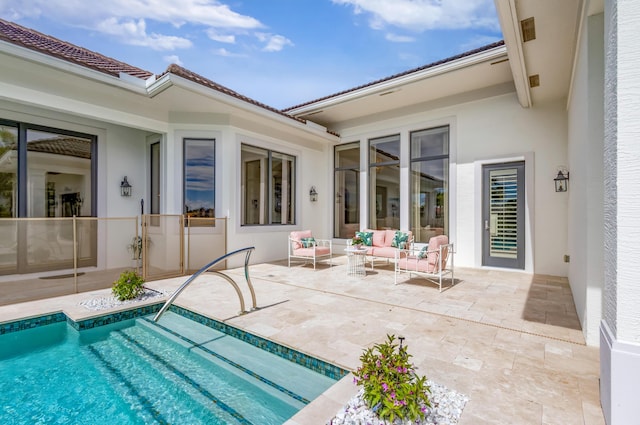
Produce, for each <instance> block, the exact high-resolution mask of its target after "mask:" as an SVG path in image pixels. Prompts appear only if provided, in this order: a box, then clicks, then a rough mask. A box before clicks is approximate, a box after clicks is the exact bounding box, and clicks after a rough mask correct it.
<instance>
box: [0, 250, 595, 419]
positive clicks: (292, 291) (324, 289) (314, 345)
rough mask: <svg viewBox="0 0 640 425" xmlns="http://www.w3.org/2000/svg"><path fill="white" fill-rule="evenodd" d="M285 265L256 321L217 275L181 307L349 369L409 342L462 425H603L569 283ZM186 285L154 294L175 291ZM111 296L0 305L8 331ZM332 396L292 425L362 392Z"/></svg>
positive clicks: (265, 283)
mask: <svg viewBox="0 0 640 425" xmlns="http://www.w3.org/2000/svg"><path fill="white" fill-rule="evenodd" d="M285 263H286V262H275V263H264V264H256V265H255V266H251V278H252V282H253V284H254V286H255V289H256V295H257V300H258V305H259V307H263V308H262V309H260V310H257V311H255V312H252V313H250V314H245V315H240V316H239V315H238V310H239V301H238V298H237V295H236V294H235V292H234V291H233V288H231V287H230V285H228V284H227V283H226V282H224V280H222V279H220V278H219V277H218V278H214V277H211V278H210V277H206V278H205V277H203V282H194V285H193V286H192V287H190V288H189V289H188V290H186V291H185V292H184V293H183V294H182V295H181V296H180V297H179V299H178V301H177V304H178V305H181V306H184V307H187V308H189V309H192V310H194V311H196V312H200V313H202V314H205V315H208V316H211V317H213V318H216V319H219V320H226V321H227V322H228V323H229V324H231V325H234V326H238V327H240V328H243V329H246V330H248V331H250V332H253V333H256V334H258V335H261V336H268V337H270V338H271V339H273V340H275V341H277V342H280V343H283V344H285V345H288V346H291V347H294V348H296V349H299V350H300V351H303V352H305V353H308V354H311V355H314V356H316V357H319V358H321V359H325V360H328V361H331V362H334V363H336V364H338V365H340V366H342V367H345V368H347V369H350V370H351V369H355V368H356V367H357V366H358V364H359V356H360V354H361V353H362V351H363V350H364V349H365V348H366V347H370V346H372V345H373V344H374V343H378V342H383V341H384V340H385V338H386V335H387V334H396V335H402V336H404V337H405V338H406V339H405V343H406V344H407V346H408V347H409V353H410V354H411V355H412V356H413V357H412V360H413V361H414V363H415V364H416V366H417V367H418V371H419V373H424V374H426V375H427V377H429V378H430V379H433V380H434V381H436V382H438V383H440V384H442V385H446V386H447V387H449V388H451V389H455V390H457V391H459V392H461V393H464V394H467V395H468V396H469V397H470V401H469V403H468V404H467V406H466V407H465V410H464V412H463V415H462V418H461V422H460V424H461V425H465V424H467V425H470V424H473V425H477V424H500V423H504V424H518V425H520V424H536V425H541V424H543V423H555V422H553V421H555V420H557V419H558V418H561V417H563V415H568V417H570V418H583V420H584V423H585V424H594V425H603V423H604V422H603V419H602V411H601V409H600V407H599V386H598V373H599V354H598V350H597V348H594V347H587V346H585V345H584V337H583V336H582V332H581V331H580V330H579V322H578V319H577V315H576V314H575V307H574V306H573V303H572V298H571V291H570V288H569V285H568V283H567V280H566V279H565V278H556V277H553V276H531V275H527V274H524V273H512V272H505V271H496V270H475V269H459V270H458V269H456V278H457V282H458V283H457V285H456V286H454V287H453V288H451V289H448V290H446V291H444V292H442V293H439V292H438V290H437V289H436V288H435V287H433V286H432V285H429V284H425V283H424V282H420V280H419V279H415V282H411V283H402V284H400V285H394V284H393V278H394V276H393V269H392V268H391V267H382V265H381V264H380V267H379V266H378V264H376V268H375V270H374V272H371V271H370V270H369V271H368V274H367V276H366V277H364V278H355V277H349V276H347V275H346V265H345V264H346V257H338V258H336V259H334V266H333V267H328V266H323V267H319V268H318V270H316V271H314V270H313V268H312V267H310V266H296V267H292V268H291V269H289V268H288V267H286V264H285ZM227 272H228V273H230V274H231V275H233V276H234V277H237V278H238V279H237V280H238V281H239V282H242V284H241V287H242V289H243V293H244V294H245V301H246V302H247V304H248V300H249V297H248V293H247V292H245V291H244V289H245V287H244V285H243V283H244V275H243V270H242V269H234V270H230V271H227ZM183 281H184V278H176V279H167V280H163V281H157V282H151V283H149V285H150V286H151V287H154V288H159V289H170V290H173V289H175V288H177V287H178V286H179V285H180V284H181V283H182V282H183ZM108 293H109V291H108V290H96V291H91V292H89V293H84V294H78V295H72V296H66V297H59V298H51V299H47V300H42V301H38V302H35V303H23V304H16V305H8V306H3V307H0V321H7V320H12V319H15V318H19V317H25V316H37V315H42V314H44V313H45V312H51V311H57V310H64V311H65V312H67V313H71V314H73V315H74V316H83V315H84V316H89V315H92V314H93V315H96V314H97V313H95V312H88V311H86V309H83V308H82V307H80V306H79V305H78V303H79V300H81V299H86V298H87V297H91V296H102V295H104V294H108ZM247 307H248V306H247ZM543 313H544V315H545V316H544V318H543V317H542V314H543ZM547 319H549V320H547ZM547 321H548V322H550V323H545V322H547ZM576 324H577V328H576ZM335 388H336V389H335V390H334V389H333V388H332V389H330V390H329V391H328V392H327V393H325V394H323V395H322V396H321V397H320V398H318V399H317V400H315V401H314V402H313V403H312V404H311V405H310V406H309V407H308V408H307V409H303V411H301V412H300V413H299V415H296V416H295V417H294V418H293V419H292V421H290V422H289V424H288V425H293V424H299V425H311V424H324V423H325V422H326V420H327V419H328V418H330V417H332V416H333V415H334V414H335V413H336V412H337V411H338V410H339V408H341V407H342V405H343V404H344V403H345V402H346V401H347V399H348V398H349V397H351V395H352V394H354V393H355V392H356V391H357V388H356V387H355V386H353V385H352V384H350V383H348V385H344V386H342V387H341V389H337V387H335ZM332 390H333V392H331V391H332ZM572 420H573V419H568V420H567V421H565V422H564V423H569V424H570V423H572V422H571V421H572ZM545 421H546V422H545ZM578 423H581V422H578Z"/></svg>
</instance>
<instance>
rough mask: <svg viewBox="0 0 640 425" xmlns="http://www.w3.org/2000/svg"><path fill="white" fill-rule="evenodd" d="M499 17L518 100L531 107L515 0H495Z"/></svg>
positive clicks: (525, 106) (524, 105)
mask: <svg viewBox="0 0 640 425" xmlns="http://www.w3.org/2000/svg"><path fill="white" fill-rule="evenodd" d="M495 5H496V9H497V11H498V19H499V20H500V26H501V27H502V35H503V36H504V43H505V45H506V49H507V55H508V56H509V64H510V65H511V73H512V75H513V83H514V85H515V86H516V93H517V94H518V101H519V102H520V105H522V107H524V108H529V107H531V105H532V103H531V91H530V89H529V77H528V73H527V65H526V63H525V61H524V52H523V49H522V38H521V36H520V21H519V19H518V14H517V11H516V5H515V0H495Z"/></svg>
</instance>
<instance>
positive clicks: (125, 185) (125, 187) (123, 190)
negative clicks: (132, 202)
mask: <svg viewBox="0 0 640 425" xmlns="http://www.w3.org/2000/svg"><path fill="white" fill-rule="evenodd" d="M120 195H121V196H131V185H130V184H129V182H128V181H127V176H124V180H122V181H121V182H120Z"/></svg>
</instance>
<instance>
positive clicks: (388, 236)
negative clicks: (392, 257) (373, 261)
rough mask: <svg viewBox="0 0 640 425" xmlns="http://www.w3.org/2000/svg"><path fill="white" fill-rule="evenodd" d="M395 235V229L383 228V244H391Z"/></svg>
mask: <svg viewBox="0 0 640 425" xmlns="http://www.w3.org/2000/svg"><path fill="white" fill-rule="evenodd" d="M395 236H396V231H395V230H385V231H384V245H383V246H391V243H392V242H393V238H394V237H395Z"/></svg>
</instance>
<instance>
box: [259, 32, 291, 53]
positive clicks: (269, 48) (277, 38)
mask: <svg viewBox="0 0 640 425" xmlns="http://www.w3.org/2000/svg"><path fill="white" fill-rule="evenodd" d="M256 37H258V40H260V41H261V42H263V43H265V46H264V47H263V48H262V50H263V51H265V52H279V51H280V50H282V49H284V48H285V47H286V46H293V42H292V41H291V40H289V39H288V38H286V37H284V36H282V35H274V34H267V33H261V32H258V33H256Z"/></svg>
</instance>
